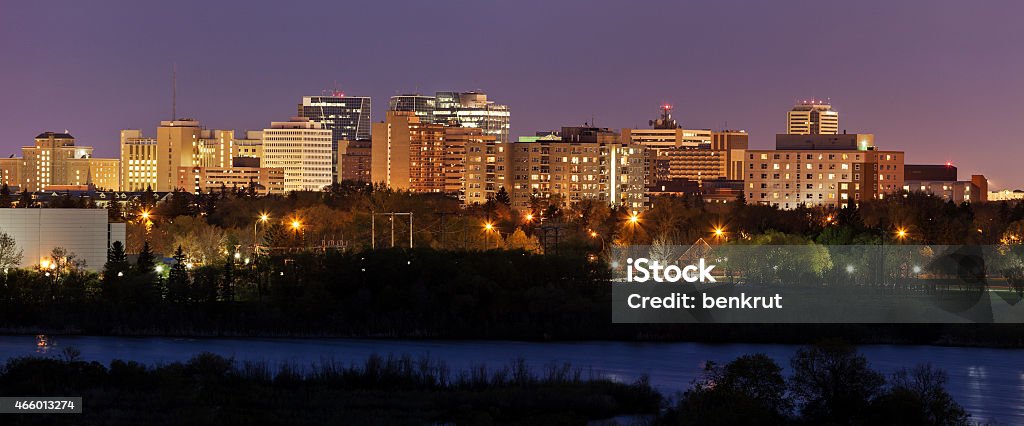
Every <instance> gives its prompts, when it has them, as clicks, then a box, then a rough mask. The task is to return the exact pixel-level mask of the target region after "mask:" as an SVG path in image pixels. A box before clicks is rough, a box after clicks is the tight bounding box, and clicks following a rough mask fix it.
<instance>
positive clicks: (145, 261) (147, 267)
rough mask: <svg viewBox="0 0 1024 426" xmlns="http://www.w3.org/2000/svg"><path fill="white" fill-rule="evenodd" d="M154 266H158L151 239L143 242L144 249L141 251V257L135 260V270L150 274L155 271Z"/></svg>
mask: <svg viewBox="0 0 1024 426" xmlns="http://www.w3.org/2000/svg"><path fill="white" fill-rule="evenodd" d="M154 267H156V255H154V254H153V249H152V248H151V247H150V246H149V241H146V242H143V243H142V251H140V252H139V258H138V259H137V260H136V261H135V272H137V273H139V274H148V273H150V272H153V268H154Z"/></svg>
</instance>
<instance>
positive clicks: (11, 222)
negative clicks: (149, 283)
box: [0, 209, 125, 271]
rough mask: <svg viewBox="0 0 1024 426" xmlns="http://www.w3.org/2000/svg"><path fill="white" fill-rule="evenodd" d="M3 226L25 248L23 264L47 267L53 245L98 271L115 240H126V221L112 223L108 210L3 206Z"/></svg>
mask: <svg viewBox="0 0 1024 426" xmlns="http://www.w3.org/2000/svg"><path fill="white" fill-rule="evenodd" d="M0 229H2V230H3V232H6V233H7V234H8V235H10V236H11V237H13V238H14V241H15V243H16V244H17V246H18V248H19V249H21V251H22V260H21V264H20V265H19V266H21V267H25V268H28V267H44V268H45V269H49V268H50V265H53V264H54V263H55V262H60V261H63V259H53V258H52V257H51V252H52V251H53V249H54V248H57V247H60V248H63V249H64V250H65V252H66V255H70V254H74V255H75V256H76V258H77V259H79V260H81V261H84V262H85V268H86V269H89V270H92V271H98V270H101V269H103V265H104V264H106V262H107V249H109V248H110V246H111V244H113V243H114V241H121V243H122V244H124V242H125V224H124V223H109V222H108V220H107V210H105V209H0Z"/></svg>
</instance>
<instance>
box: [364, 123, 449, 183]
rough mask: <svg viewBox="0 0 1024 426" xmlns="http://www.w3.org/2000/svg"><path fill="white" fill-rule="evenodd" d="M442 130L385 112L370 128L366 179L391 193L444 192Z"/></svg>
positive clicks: (433, 125) (443, 141) (443, 130)
mask: <svg viewBox="0 0 1024 426" xmlns="http://www.w3.org/2000/svg"><path fill="white" fill-rule="evenodd" d="M444 135H445V126H444V125H441V124H434V123H429V122H425V121H423V120H421V119H420V117H419V116H417V115H416V114H415V113H414V112H412V111H388V112H387V116H386V118H385V120H384V121H383V122H380V123H374V124H373V138H372V143H371V146H372V154H371V155H370V157H371V170H370V177H371V179H372V180H373V182H374V183H383V184H385V185H387V186H388V187H390V188H392V189H398V190H408V191H415V192H444V190H445V174H444V158H445V155H446V154H445V149H446V147H445V137H444Z"/></svg>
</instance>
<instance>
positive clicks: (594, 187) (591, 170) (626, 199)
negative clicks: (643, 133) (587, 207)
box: [509, 127, 644, 210]
mask: <svg viewBox="0 0 1024 426" xmlns="http://www.w3.org/2000/svg"><path fill="white" fill-rule="evenodd" d="M509 158H510V166H511V171H510V179H511V181H512V190H511V191H510V192H511V195H512V206H513V207H514V208H517V209H520V210H526V209H529V207H530V198H531V197H533V196H537V197H542V198H550V197H551V196H552V195H556V194H558V195H560V196H561V197H562V200H563V201H564V202H565V203H566V204H574V203H576V202H579V201H582V200H587V199H592V200H598V201H603V202H606V203H608V204H610V205H613V206H625V207H627V208H630V209H636V210H641V209H643V208H644V202H643V201H644V148H643V146H641V145H639V144H633V143H623V142H622V140H621V139H620V137H619V135H618V134H616V133H614V132H612V131H611V130H609V129H604V128H594V127H563V128H562V131H561V132H559V133H558V134H550V135H547V136H541V137H529V138H521V139H520V141H519V142H516V143H514V144H512V146H511V153H510V157H509Z"/></svg>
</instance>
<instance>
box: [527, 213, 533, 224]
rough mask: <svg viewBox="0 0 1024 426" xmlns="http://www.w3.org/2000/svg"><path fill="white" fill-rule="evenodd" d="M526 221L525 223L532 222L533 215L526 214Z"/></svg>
mask: <svg viewBox="0 0 1024 426" xmlns="http://www.w3.org/2000/svg"><path fill="white" fill-rule="evenodd" d="M526 221H527V222H533V213H527V214H526Z"/></svg>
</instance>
